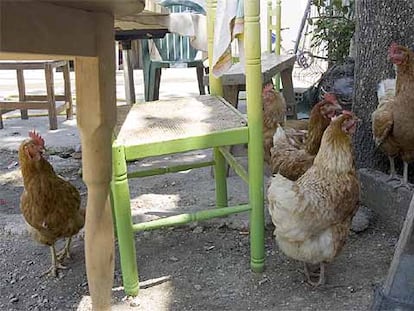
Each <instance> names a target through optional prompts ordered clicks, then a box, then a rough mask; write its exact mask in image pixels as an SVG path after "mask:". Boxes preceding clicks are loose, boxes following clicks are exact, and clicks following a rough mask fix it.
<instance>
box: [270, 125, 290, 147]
mask: <svg viewBox="0 0 414 311" xmlns="http://www.w3.org/2000/svg"><path fill="white" fill-rule="evenodd" d="M282 141H284V142H285V141H287V136H286V133H285V130H284V129H283V127H282V126H280V124H278V125H277V128H276V132H275V134H274V135H273V146H276V144H277V142H282Z"/></svg>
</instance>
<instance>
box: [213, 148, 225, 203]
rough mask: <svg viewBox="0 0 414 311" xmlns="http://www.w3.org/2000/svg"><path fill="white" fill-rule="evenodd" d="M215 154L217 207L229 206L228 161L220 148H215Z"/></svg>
mask: <svg viewBox="0 0 414 311" xmlns="http://www.w3.org/2000/svg"><path fill="white" fill-rule="evenodd" d="M213 153H214V162H215V165H214V176H215V181H216V207H226V206H228V199H227V180H226V176H227V165H226V159H225V158H224V157H223V155H222V154H221V152H220V149H219V148H218V147H215V148H213Z"/></svg>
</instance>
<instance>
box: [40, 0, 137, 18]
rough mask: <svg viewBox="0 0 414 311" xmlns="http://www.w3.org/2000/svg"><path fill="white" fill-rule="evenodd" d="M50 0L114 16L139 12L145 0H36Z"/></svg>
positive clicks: (58, 3) (42, 0)
mask: <svg viewBox="0 0 414 311" xmlns="http://www.w3.org/2000/svg"><path fill="white" fill-rule="evenodd" d="M36 1H41V2H50V3H53V4H56V5H60V6H66V7H71V8H77V9H84V10H88V11H95V12H99V11H102V12H110V13H113V14H114V15H115V16H117V17H118V16H124V15H128V14H133V13H137V12H141V11H142V10H143V9H144V6H145V0H36Z"/></svg>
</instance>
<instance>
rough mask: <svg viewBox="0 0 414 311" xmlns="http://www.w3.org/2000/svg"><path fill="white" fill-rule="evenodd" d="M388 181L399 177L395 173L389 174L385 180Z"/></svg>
mask: <svg viewBox="0 0 414 311" xmlns="http://www.w3.org/2000/svg"><path fill="white" fill-rule="evenodd" d="M390 181H401V178H399V177H398V176H397V175H395V174H390V175H389V176H388V178H387V179H386V180H385V182H390Z"/></svg>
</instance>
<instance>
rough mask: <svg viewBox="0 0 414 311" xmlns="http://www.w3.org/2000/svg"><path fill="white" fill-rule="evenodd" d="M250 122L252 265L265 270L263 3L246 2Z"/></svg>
mask: <svg viewBox="0 0 414 311" xmlns="http://www.w3.org/2000/svg"><path fill="white" fill-rule="evenodd" d="M244 4H245V6H244V23H245V36H244V40H245V41H244V43H245V45H244V46H245V56H246V94H247V119H248V120H249V125H248V126H249V147H248V167H249V202H250V205H251V208H252V209H251V213H250V245H251V249H250V252H251V259H250V265H251V268H252V270H253V271H255V272H262V271H263V269H264V206H263V199H264V190H263V104H262V98H261V87H262V78H261V59H260V55H261V49H260V2H259V1H257V0H245V1H244Z"/></svg>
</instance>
